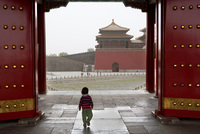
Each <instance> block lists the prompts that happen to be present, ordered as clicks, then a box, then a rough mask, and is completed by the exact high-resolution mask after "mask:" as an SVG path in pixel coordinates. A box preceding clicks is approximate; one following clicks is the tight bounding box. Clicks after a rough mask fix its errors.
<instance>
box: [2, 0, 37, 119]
mask: <svg viewBox="0 0 200 134" xmlns="http://www.w3.org/2000/svg"><path fill="white" fill-rule="evenodd" d="M0 18H1V21H0V120H9V119H19V118H26V117H34V116H35V115H36V111H37V86H36V85H37V83H36V76H37V75H36V69H37V65H36V63H37V62H36V60H37V58H36V45H35V44H36V40H35V39H36V38H35V37H36V36H35V28H36V24H35V0H1V1H0Z"/></svg>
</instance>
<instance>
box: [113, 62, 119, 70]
mask: <svg viewBox="0 0 200 134" xmlns="http://www.w3.org/2000/svg"><path fill="white" fill-rule="evenodd" d="M112 72H119V63H117V62H115V63H113V64H112Z"/></svg>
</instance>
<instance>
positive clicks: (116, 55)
mask: <svg viewBox="0 0 200 134" xmlns="http://www.w3.org/2000/svg"><path fill="white" fill-rule="evenodd" d="M115 62H117V63H118V64H119V70H145V69H146V50H133V51H96V52H95V70H112V64H113V63H115Z"/></svg>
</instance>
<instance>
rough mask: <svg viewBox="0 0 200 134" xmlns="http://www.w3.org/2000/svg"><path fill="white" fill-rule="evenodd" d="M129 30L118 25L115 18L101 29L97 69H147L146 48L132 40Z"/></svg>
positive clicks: (97, 50)
mask: <svg viewBox="0 0 200 134" xmlns="http://www.w3.org/2000/svg"><path fill="white" fill-rule="evenodd" d="M129 30H130V29H129V28H125V27H121V26H119V25H117V24H116V23H115V22H114V20H112V23H111V24H110V25H108V26H106V27H104V28H101V29H99V33H100V35H98V36H96V40H97V42H98V45H97V46H96V52H95V70H96V71H109V72H111V71H112V72H122V71H138V70H145V68H146V67H145V66H146V64H145V61H146V54H145V53H146V50H145V49H143V46H144V45H139V46H138V45H137V46H135V45H134V42H132V41H131V38H133V36H132V35H128V34H127V32H128V31H129ZM134 46H135V47H134Z"/></svg>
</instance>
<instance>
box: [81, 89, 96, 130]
mask: <svg viewBox="0 0 200 134" xmlns="http://www.w3.org/2000/svg"><path fill="white" fill-rule="evenodd" d="M81 93H82V97H81V99H80V103H79V111H80V110H81V107H82V120H83V126H84V127H86V124H87V125H88V126H90V120H91V119H92V116H93V114H92V109H93V101H92V98H91V96H90V95H88V88H87V87H84V88H83V89H82V91H81Z"/></svg>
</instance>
